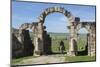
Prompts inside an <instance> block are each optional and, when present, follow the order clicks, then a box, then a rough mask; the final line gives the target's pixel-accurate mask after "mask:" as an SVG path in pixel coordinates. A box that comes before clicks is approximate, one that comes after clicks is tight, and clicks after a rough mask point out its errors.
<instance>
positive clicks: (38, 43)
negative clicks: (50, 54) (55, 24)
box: [34, 22, 43, 56]
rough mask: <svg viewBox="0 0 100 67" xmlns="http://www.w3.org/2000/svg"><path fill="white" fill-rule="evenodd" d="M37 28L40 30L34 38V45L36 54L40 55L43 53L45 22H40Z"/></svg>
mask: <svg viewBox="0 0 100 67" xmlns="http://www.w3.org/2000/svg"><path fill="white" fill-rule="evenodd" d="M37 29H38V31H37V33H36V34H35V35H36V36H35V38H34V45H35V50H34V55H35V56H40V55H42V54H43V24H42V23H40V22H39V23H38V26H37Z"/></svg>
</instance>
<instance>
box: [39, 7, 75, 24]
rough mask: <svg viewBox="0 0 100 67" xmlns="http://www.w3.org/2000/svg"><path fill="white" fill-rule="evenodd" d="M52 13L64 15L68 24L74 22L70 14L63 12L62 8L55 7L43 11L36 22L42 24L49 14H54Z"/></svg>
mask: <svg viewBox="0 0 100 67" xmlns="http://www.w3.org/2000/svg"><path fill="white" fill-rule="evenodd" d="M54 12H58V13H62V14H64V15H65V16H66V17H67V18H68V20H69V22H74V20H75V17H74V16H73V15H72V13H71V12H69V11H67V10H65V9H64V8H63V7H56V6H55V7H50V8H47V9H45V10H44V11H43V12H42V13H41V15H40V16H39V17H38V22H41V23H44V21H45V18H46V16H47V15H49V14H51V13H54Z"/></svg>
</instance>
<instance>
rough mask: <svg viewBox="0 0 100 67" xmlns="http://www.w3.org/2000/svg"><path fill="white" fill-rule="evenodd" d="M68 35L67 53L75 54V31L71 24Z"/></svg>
mask: <svg viewBox="0 0 100 67" xmlns="http://www.w3.org/2000/svg"><path fill="white" fill-rule="evenodd" d="M70 36H71V37H70V43H69V52H68V55H70V56H75V55H77V33H76V31H75V28H74V26H73V25H72V26H71V27H70Z"/></svg>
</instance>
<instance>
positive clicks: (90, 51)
mask: <svg viewBox="0 0 100 67" xmlns="http://www.w3.org/2000/svg"><path fill="white" fill-rule="evenodd" d="M94 35H95V34H93V33H91V34H90V40H89V46H88V56H95V37H94Z"/></svg>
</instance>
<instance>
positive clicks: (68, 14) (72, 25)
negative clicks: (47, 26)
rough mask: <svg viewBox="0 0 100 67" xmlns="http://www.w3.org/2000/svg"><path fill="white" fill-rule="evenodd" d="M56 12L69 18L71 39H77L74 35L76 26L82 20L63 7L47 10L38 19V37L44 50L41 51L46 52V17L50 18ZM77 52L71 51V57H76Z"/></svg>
mask: <svg viewBox="0 0 100 67" xmlns="http://www.w3.org/2000/svg"><path fill="white" fill-rule="evenodd" d="M55 12H58V13H62V14H63V15H65V17H67V19H68V21H69V26H68V29H69V30H70V33H71V38H74V39H75V34H74V33H75V27H76V24H77V23H78V22H79V21H80V18H78V17H74V16H73V15H72V13H71V12H69V11H67V10H65V9H64V8H63V7H56V6H55V7H50V8H47V9H46V10H44V11H43V12H42V13H41V14H40V16H39V17H38V37H39V38H40V40H41V48H42V49H41V51H44V49H43V40H45V39H44V38H43V34H44V26H43V23H44V21H45V18H46V16H48V15H49V14H51V13H55ZM70 41H71V40H70ZM72 44H73V43H72ZM73 45H74V44H73ZM71 47H72V46H70V48H71ZM70 48H69V49H70ZM72 48H73V49H74V47H72ZM75 51H76V50H73V51H70V50H69V52H70V55H73V56H74V55H75Z"/></svg>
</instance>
